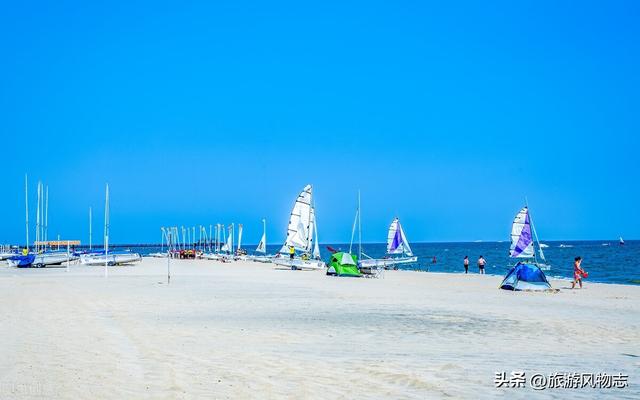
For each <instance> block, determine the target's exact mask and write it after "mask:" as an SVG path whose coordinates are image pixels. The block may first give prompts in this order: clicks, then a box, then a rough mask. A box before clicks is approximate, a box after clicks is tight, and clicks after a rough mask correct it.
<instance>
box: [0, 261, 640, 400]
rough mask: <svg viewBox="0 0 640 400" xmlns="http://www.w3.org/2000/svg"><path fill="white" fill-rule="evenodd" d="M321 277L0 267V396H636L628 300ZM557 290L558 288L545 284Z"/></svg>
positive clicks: (243, 267)
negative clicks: (526, 381) (521, 376)
mask: <svg viewBox="0 0 640 400" xmlns="http://www.w3.org/2000/svg"><path fill="white" fill-rule="evenodd" d="M499 283H500V278H499V277H495V276H479V275H476V274H473V275H467V276H465V275H463V274H440V273H419V272H403V271H389V272H387V273H386V274H385V277H384V279H377V280H376V279H355V278H335V277H328V276H325V275H324V274H323V273H320V272H301V271H284V270H275V269H274V268H273V266H272V265H270V264H257V263H233V264H221V263H217V262H213V261H201V260H198V261H179V260H173V261H172V281H171V284H170V285H167V283H166V260H163V259H148V258H145V259H144V261H143V262H142V263H141V264H139V265H136V266H126V267H112V268H110V275H109V277H108V278H106V279H105V278H104V277H103V269H102V268H100V267H84V266H72V267H71V268H70V271H66V269H65V268H47V269H28V270H17V269H11V268H8V267H5V266H1V267H0V296H1V297H0V298H1V301H0V320H1V321H2V323H1V324H0V338H1V343H2V345H1V346H0V398H1V399H5V398H11V399H14V398H15V399H31V398H47V399H53V398H62V399H89V398H90V399H145V398H150V399H151V398H153V399H203V398H221V399H226V398H234V399H235V398H266V399H280V398H295V399H307V398H309V399H311V398H318V399H320V398H321V399H356V398H357V399H379V398H380V399H382V398H385V399H386V398H390V399H404V398H420V399H424V398H444V397H451V398H495V397H499V398H530V397H532V396H534V395H535V397H536V398H538V397H539V398H566V396H568V395H569V396H570V397H571V398H594V397H602V396H603V395H609V396H610V397H611V398H638V397H640V388H639V383H640V382H639V379H638V372H639V371H640V287H634V286H624V285H605V284H590V283H589V282H588V281H587V283H586V288H585V289H584V290H573V291H572V290H565V289H563V290H561V291H560V292H559V293H555V294H549V293H545V294H541V293H519V292H518V293H514V292H507V291H502V290H498V289H497V286H498V284H499ZM552 285H553V286H554V287H556V288H566V287H568V286H569V285H568V283H567V282H566V281H553V282H552ZM513 370H522V371H526V372H527V373H528V374H530V373H534V372H541V373H545V374H548V373H552V372H563V371H564V372H578V373H590V372H593V373H597V372H608V373H626V374H629V387H628V388H626V389H608V390H602V391H594V390H591V389H575V390H571V389H555V390H546V391H539V392H538V391H536V392H534V391H533V390H531V389H529V388H525V389H496V388H495V387H494V374H495V372H496V371H506V372H507V373H510V372H511V371H513Z"/></svg>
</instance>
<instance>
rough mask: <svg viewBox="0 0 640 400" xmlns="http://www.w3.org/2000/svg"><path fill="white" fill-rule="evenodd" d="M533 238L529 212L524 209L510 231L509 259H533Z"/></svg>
mask: <svg viewBox="0 0 640 400" xmlns="http://www.w3.org/2000/svg"><path fill="white" fill-rule="evenodd" d="M532 243H533V238H532V236H531V222H530V220H529V210H528V209H527V207H524V208H523V209H522V210H520V212H519V213H518V215H517V216H516V218H515V220H514V221H513V227H512V230H511V257H533V247H532V246H531V244H532Z"/></svg>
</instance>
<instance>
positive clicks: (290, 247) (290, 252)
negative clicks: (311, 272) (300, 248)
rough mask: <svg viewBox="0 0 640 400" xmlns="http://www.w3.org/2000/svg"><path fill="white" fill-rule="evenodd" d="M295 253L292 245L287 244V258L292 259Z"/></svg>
mask: <svg viewBox="0 0 640 400" xmlns="http://www.w3.org/2000/svg"><path fill="white" fill-rule="evenodd" d="M295 255H296V249H295V248H294V247H293V246H289V258H290V259H292V260H293V257H295Z"/></svg>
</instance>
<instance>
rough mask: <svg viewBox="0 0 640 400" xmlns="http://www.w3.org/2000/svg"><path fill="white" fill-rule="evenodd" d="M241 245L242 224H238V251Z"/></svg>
mask: <svg viewBox="0 0 640 400" xmlns="http://www.w3.org/2000/svg"><path fill="white" fill-rule="evenodd" d="M241 244H242V224H238V250H240V246H241Z"/></svg>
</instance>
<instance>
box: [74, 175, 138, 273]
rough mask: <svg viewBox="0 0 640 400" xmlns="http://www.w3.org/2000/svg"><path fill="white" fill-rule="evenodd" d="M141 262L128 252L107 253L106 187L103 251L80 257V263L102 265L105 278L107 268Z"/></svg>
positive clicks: (136, 255) (107, 207)
mask: <svg viewBox="0 0 640 400" xmlns="http://www.w3.org/2000/svg"><path fill="white" fill-rule="evenodd" d="M141 260H142V256H140V254H138V253H133V252H131V251H129V250H123V251H115V252H113V251H109V185H106V193H105V203H104V251H100V252H93V253H86V254H81V255H80V263H81V264H84V265H104V266H105V271H104V272H105V277H107V276H108V272H107V266H114V265H122V264H131V263H134V262H138V261H141Z"/></svg>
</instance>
